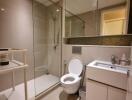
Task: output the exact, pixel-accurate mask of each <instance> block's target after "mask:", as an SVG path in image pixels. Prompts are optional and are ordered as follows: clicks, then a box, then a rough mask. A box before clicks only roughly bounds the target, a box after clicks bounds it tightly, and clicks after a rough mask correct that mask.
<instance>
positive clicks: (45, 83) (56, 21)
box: [33, 0, 62, 95]
mask: <svg viewBox="0 0 132 100" xmlns="http://www.w3.org/2000/svg"><path fill="white" fill-rule="evenodd" d="M33 21H34V63H35V89H36V95H39V94H40V93H43V92H44V91H46V90H48V89H49V88H51V87H52V86H54V85H56V84H57V83H58V82H59V80H60V79H59V77H60V73H61V43H62V41H61V37H62V35H61V8H60V7H59V6H57V3H56V4H54V3H53V2H51V1H49V0H47V1H46V2H43V0H34V1H33Z"/></svg>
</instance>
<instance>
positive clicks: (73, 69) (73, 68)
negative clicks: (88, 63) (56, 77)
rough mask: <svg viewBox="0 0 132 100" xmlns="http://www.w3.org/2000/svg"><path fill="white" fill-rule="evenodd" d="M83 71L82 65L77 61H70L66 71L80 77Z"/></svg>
mask: <svg viewBox="0 0 132 100" xmlns="http://www.w3.org/2000/svg"><path fill="white" fill-rule="evenodd" d="M82 70H83V64H82V62H81V61H80V60H79V59H72V60H71V61H70V62H69V66H68V71H69V73H71V74H76V75H78V76H80V75H81V73H82Z"/></svg>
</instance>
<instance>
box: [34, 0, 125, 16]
mask: <svg viewBox="0 0 132 100" xmlns="http://www.w3.org/2000/svg"><path fill="white" fill-rule="evenodd" d="M36 1H38V2H40V3H42V4H44V5H45V6H50V5H51V4H53V3H52V2H51V1H53V2H58V1H59V0H36ZM126 1H127V0H98V8H105V7H109V6H112V5H117V4H121V3H123V2H126ZM65 3H66V9H67V10H68V11H70V12H71V13H73V14H75V15H77V14H81V13H85V12H88V11H92V10H96V9H97V0H65Z"/></svg>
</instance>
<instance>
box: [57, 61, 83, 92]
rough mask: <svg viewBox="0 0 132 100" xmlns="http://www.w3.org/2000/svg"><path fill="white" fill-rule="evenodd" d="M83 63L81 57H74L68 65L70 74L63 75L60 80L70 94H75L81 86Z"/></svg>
mask: <svg viewBox="0 0 132 100" xmlns="http://www.w3.org/2000/svg"><path fill="white" fill-rule="evenodd" d="M82 70H83V64H82V63H81V61H80V60H79V59H72V60H71V61H70V62H69V65H68V71H69V74H66V75H64V76H62V77H61V79H60V81H61V84H62V87H63V89H64V91H65V92H66V93H68V94H74V93H76V92H77V91H78V89H79V87H80V80H81V77H80V75H81V73H82Z"/></svg>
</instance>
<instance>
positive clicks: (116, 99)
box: [107, 86, 126, 100]
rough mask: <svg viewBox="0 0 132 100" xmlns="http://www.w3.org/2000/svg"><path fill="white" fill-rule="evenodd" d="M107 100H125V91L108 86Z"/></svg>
mask: <svg viewBox="0 0 132 100" xmlns="http://www.w3.org/2000/svg"><path fill="white" fill-rule="evenodd" d="M107 100H126V91H124V90H121V89H117V88H113V87H110V86H108V99H107Z"/></svg>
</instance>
